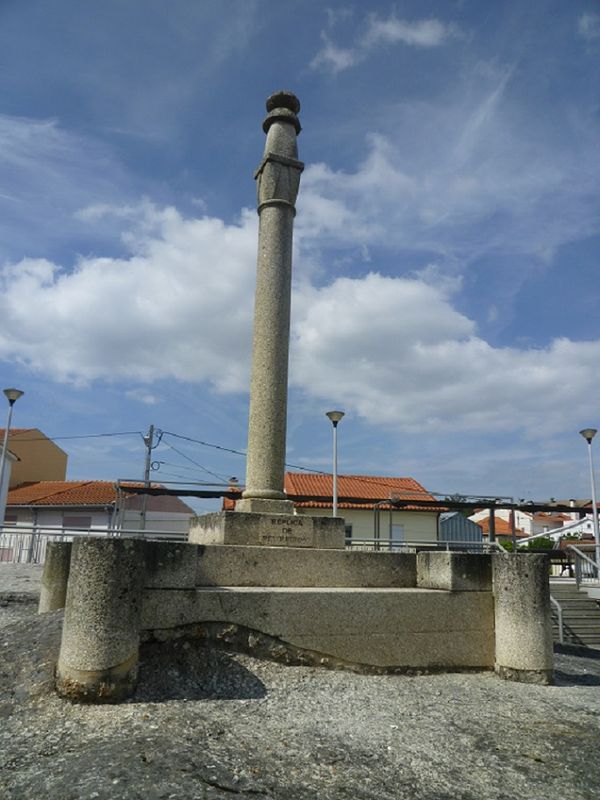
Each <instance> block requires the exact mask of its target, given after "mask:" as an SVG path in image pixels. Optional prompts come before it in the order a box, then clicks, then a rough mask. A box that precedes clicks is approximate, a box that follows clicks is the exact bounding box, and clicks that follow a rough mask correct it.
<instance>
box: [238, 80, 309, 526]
mask: <svg viewBox="0 0 600 800" xmlns="http://www.w3.org/2000/svg"><path fill="white" fill-rule="evenodd" d="M299 111H300V102H299V101H298V98H297V97H295V96H294V95H293V94H291V93H290V92H276V93H275V94H273V95H271V97H269V99H268V100H267V112H268V114H267V117H266V119H265V121H264V123H263V130H264V132H265V133H266V134H267V140H266V143H265V151H264V155H263V158H262V161H261V162H260V164H259V166H258V169H257V170H256V173H255V176H254V177H255V178H256V181H257V205H258V214H259V229H258V258H257V269H256V296H255V305H254V339H253V351H252V380H251V385H250V413H249V421H248V461H247V469H246V489H245V491H244V493H243V495H242V498H243V499H242V500H241V501H239V502H238V505H237V509H238V510H239V511H249V512H253V511H254V512H256V511H257V512H267V513H284V514H285V513H288V514H289V513H292V511H293V506H292V504H291V503H290V502H289V501H287V500H286V494H285V492H284V489H283V479H284V471H285V439H286V418H287V383H288V351H289V339H290V302H291V281H292V235H293V226H294V216H295V214H296V208H295V202H296V197H297V195H298V188H299V186H300V174H301V172H302V170H303V169H304V164H303V163H302V162H301V161H298V147H297V144H296V136H297V135H298V133H300V122H299V121H298V116H297V114H298V112H299Z"/></svg>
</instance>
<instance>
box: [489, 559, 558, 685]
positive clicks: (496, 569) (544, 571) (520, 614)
mask: <svg viewBox="0 0 600 800" xmlns="http://www.w3.org/2000/svg"><path fill="white" fill-rule="evenodd" d="M492 564H493V586H494V605H495V623H496V672H497V673H498V674H499V675H500V677H502V678H507V679H508V680H514V681H521V682H523V683H552V679H553V672H552V668H553V646H552V624H551V619H550V583H549V579H548V578H549V567H550V562H549V559H548V556H547V555H545V554H535V553H515V554H510V555H508V554H506V555H502V554H499V553H498V554H494V555H493V557H492Z"/></svg>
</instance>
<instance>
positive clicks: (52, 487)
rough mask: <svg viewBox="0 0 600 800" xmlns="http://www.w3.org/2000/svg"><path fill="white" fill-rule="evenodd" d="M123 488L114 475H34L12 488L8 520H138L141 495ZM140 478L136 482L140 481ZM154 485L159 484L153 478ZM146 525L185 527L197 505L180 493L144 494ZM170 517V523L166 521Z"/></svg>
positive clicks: (76, 523) (127, 523)
mask: <svg viewBox="0 0 600 800" xmlns="http://www.w3.org/2000/svg"><path fill="white" fill-rule="evenodd" d="M133 485H134V484H123V485H122V486H121V487H120V490H118V489H117V486H116V484H115V483H114V482H111V481H36V482H35V483H24V484H21V485H20V486H16V487H15V488H14V489H11V490H10V491H9V493H8V500H7V504H6V517H5V524H6V523H8V524H9V525H31V526H34V527H39V528H40V529H42V528H44V527H49V526H60V527H65V528H72V529H73V528H75V529H83V530H86V529H89V528H109V527H114V526H115V525H118V526H119V527H123V528H133V529H135V528H136V527H138V526H139V521H140V516H141V507H142V497H141V495H139V494H133V493H131V492H127V487H128V486H133ZM142 485H143V484H142V483H139V484H135V486H142ZM153 485H154V486H156V484H153ZM146 511H147V525H146V527H147V528H148V529H157V526H158V529H162V530H177V529H178V528H181V530H182V532H186V533H187V529H188V525H189V519H190V517H191V516H193V515H194V513H195V512H194V510H193V509H192V508H190V506H188V505H187V504H186V503H184V502H183V501H182V500H180V499H179V498H178V497H173V496H166V495H162V496H160V495H158V496H149V497H148V498H147V500H146ZM167 523H168V524H167Z"/></svg>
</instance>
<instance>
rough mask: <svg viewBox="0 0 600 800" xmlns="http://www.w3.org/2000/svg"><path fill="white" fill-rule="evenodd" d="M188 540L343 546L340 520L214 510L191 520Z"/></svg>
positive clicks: (314, 546)
mask: <svg viewBox="0 0 600 800" xmlns="http://www.w3.org/2000/svg"><path fill="white" fill-rule="evenodd" d="M243 502H244V501H240V503H238V505H239V504H241V503H243ZM248 502H249V501H248ZM263 502H268V501H263ZM188 541H190V542H194V543H195V544H234V545H266V546H268V547H312V548H326V549H331V548H338V549H341V548H343V547H344V521H343V519H341V518H340V517H309V516H308V515H305V514H277V513H273V514H265V513H252V512H247V511H237V510H236V511H217V512H215V513H213V514H203V515H202V516H199V517H194V519H192V521H191V523H190V533H189V537H188Z"/></svg>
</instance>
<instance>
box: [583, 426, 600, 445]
mask: <svg viewBox="0 0 600 800" xmlns="http://www.w3.org/2000/svg"><path fill="white" fill-rule="evenodd" d="M579 433H580V434H581V435H582V436H583V438H584V439H585V440H586V442H587V443H588V444H591V443H592V439H593V438H594V436H595V435H596V434H597V433H598V431H597V429H596V428H584V429H583V430H582V431H579Z"/></svg>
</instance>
